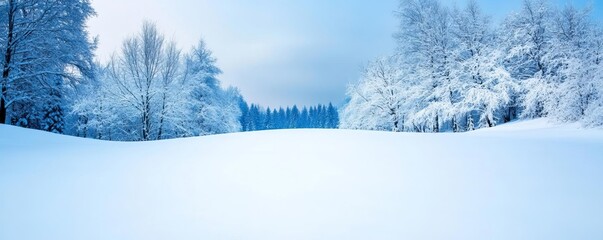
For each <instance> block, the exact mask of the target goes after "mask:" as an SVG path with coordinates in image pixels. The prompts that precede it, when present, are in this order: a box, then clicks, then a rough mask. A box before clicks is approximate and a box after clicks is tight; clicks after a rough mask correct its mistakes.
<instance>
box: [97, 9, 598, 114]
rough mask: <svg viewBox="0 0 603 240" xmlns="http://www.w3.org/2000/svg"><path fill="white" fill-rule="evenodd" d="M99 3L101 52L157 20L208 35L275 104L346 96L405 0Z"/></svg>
mask: <svg viewBox="0 0 603 240" xmlns="http://www.w3.org/2000/svg"><path fill="white" fill-rule="evenodd" d="M465 1H466V0H458V1H453V0H444V1H443V2H446V4H449V5H452V4H458V5H463V4H464V2H465ZM570 1H572V0H570ZM588 1H589V0H573V1H572V2H575V3H577V4H578V5H580V6H583V5H585V4H586V3H587V2H588ZM555 2H557V3H564V2H568V0H555ZM480 3H481V5H482V7H483V9H484V11H485V12H487V13H488V14H491V15H494V18H495V20H498V19H502V18H503V16H504V15H506V14H507V13H509V12H511V11H514V10H518V9H519V6H520V3H521V0H505V1H488V0H481V1H480ZM92 5H93V7H94V8H95V10H96V12H97V14H98V16H96V17H95V18H93V19H92V20H91V21H90V23H89V26H90V32H91V34H92V35H96V36H99V40H100V45H99V49H98V51H97V55H98V57H99V58H100V59H101V60H105V59H107V58H108V57H109V56H110V55H111V54H112V53H113V52H115V51H116V50H118V49H119V48H120V46H121V42H122V41H123V39H124V38H126V37H128V36H131V35H133V34H135V33H137V32H138V31H139V29H140V27H141V25H142V22H143V21H144V20H150V21H153V22H155V23H156V24H157V25H158V27H159V29H160V31H162V32H163V33H164V34H165V35H166V37H167V38H168V39H172V40H175V41H176V42H177V43H178V44H179V46H180V47H181V48H183V49H185V50H188V49H190V48H191V47H192V46H193V45H194V44H195V43H196V42H197V41H198V40H199V39H200V38H203V39H204V40H205V41H206V42H207V44H208V47H209V48H210V49H211V50H212V51H213V52H214V56H215V57H216V58H218V66H219V67H220V68H221V69H222V71H223V72H224V74H223V75H221V76H220V79H221V81H222V84H223V85H224V86H229V85H230V86H236V87H238V88H239V89H240V90H241V92H242V94H243V96H244V97H245V98H246V99H247V101H248V102H254V103H259V104H261V105H264V106H272V107H274V106H287V105H293V104H298V105H314V104H318V103H328V102H333V103H335V104H340V103H341V102H343V99H344V97H345V89H346V86H347V85H348V83H350V82H355V81H357V79H358V77H359V75H360V71H361V67H362V66H363V65H364V64H366V62H367V61H369V60H371V59H373V58H375V57H378V56H382V55H386V54H388V53H390V52H391V50H392V49H393V48H394V45H395V43H394V41H393V39H392V37H391V36H392V34H393V33H394V32H395V30H396V27H397V21H396V19H395V17H394V15H393V11H394V10H396V8H397V6H398V0H378V1H372V0H357V1H349V0H326V1H325V0H253V1H251V0H123V1H115V0H92ZM594 5H596V8H595V10H594V12H593V14H594V15H595V16H596V18H597V19H599V20H601V19H603V17H602V15H603V0H595V1H594Z"/></svg>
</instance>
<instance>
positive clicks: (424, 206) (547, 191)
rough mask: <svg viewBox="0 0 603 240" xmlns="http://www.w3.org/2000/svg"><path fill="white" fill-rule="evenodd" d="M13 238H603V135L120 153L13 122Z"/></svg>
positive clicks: (263, 135) (540, 130)
mask: <svg viewBox="0 0 603 240" xmlns="http://www.w3.org/2000/svg"><path fill="white" fill-rule="evenodd" d="M0 239H2V240H21V239H35V240H37V239H46V240H52V239H57V240H70V239H73V240H80V239H86V240H96V239H99V240H100V239H112V240H120V239H123V240H126V239H128V240H132V239H145V240H146V239H178V240H180V239H262V240H266V239H288V240H291V239H379V240H381V239H463V240H466V239H501V240H503V239H504V240H508V239H547V240H551V239H603V131H601V130H580V129H577V128H575V127H572V126H555V125H551V124H548V123H546V122H544V121H543V120H535V121H527V122H518V123H513V124H510V125H506V126H501V127H498V128H494V129H487V130H481V131H476V132H472V133H464V134H412V133H385V132H366V131H344V130H287V131H265V132H254V133H239V134H228V135H218V136H209V137H199V138H190V139H178V140H169V141H159V142H146V143H116V142H101V141H96V140H89V139H78V138H73V137H67V136H59V135H53V134H50V133H44V132H39V131H32V130H26V129H20V128H15V127H11V126H3V125H2V126H0Z"/></svg>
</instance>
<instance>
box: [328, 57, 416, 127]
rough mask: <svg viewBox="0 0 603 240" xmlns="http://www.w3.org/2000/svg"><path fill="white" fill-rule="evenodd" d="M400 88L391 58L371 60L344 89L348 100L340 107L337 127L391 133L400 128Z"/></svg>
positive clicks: (402, 100)
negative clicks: (359, 75) (361, 74)
mask: <svg viewBox="0 0 603 240" xmlns="http://www.w3.org/2000/svg"><path fill="white" fill-rule="evenodd" d="M404 90H405V89H404V85H403V83H402V71H401V69H400V68H399V67H398V64H397V62H396V61H395V59H394V58H381V59H378V60H376V61H375V62H372V63H371V64H369V66H368V67H367V68H366V70H365V72H364V74H363V76H362V79H361V81H360V82H359V83H358V84H357V85H353V86H351V87H350V88H349V89H348V96H350V101H349V102H348V103H347V105H346V106H345V107H344V109H343V110H342V114H341V115H342V119H341V126H340V127H342V128H349V129H372V130H387V131H394V132H398V131H402V130H404V129H403V126H404V117H405V112H404V106H403V105H404V104H405V103H406V101H405V100H406V98H405V97H406V94H405V91H404ZM331 107H332V106H331Z"/></svg>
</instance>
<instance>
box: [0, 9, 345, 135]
mask: <svg viewBox="0 0 603 240" xmlns="http://www.w3.org/2000/svg"><path fill="white" fill-rule="evenodd" d="M95 14H96V13H95V12H94V9H93V8H92V6H91V4H90V1H89V0H7V1H2V2H0V52H1V54H3V57H2V58H1V62H0V63H1V65H2V79H1V82H0V85H1V91H0V93H1V94H0V123H7V124H12V125H16V126H21V127H26V128H34V129H41V130H45V131H50V132H55V133H63V134H69V135H75V136H81V137H88V138H97V139H104V140H119V141H147V140H159V139H169V138H178V137H189V136H201V135H209V134H219V133H229V132H237V131H252V130H264V129H277V128H306V127H324V128H326V127H329V128H335V127H336V126H337V122H338V120H337V118H336V114H337V110H336V109H335V108H334V107H333V106H332V105H329V106H328V107H327V106H323V105H319V106H316V107H311V108H309V109H306V108H304V109H302V110H299V109H298V108H297V107H296V106H294V107H293V108H286V109H279V110H278V111H276V110H275V111H274V112H272V111H269V109H267V110H266V111H260V109H259V107H258V106H257V105H251V107H249V106H248V105H247V104H246V103H245V104H241V103H244V102H245V100H244V99H243V97H242V96H241V94H240V93H239V91H238V90H237V89H236V88H232V87H231V88H223V87H221V84H220V81H219V79H218V76H219V75H220V74H221V73H222V71H221V70H220V69H219V68H218V67H217V65H216V58H215V57H214V56H213V54H212V52H211V50H209V49H208V48H207V46H206V44H205V42H204V41H203V40H202V39H201V40H199V42H198V43H197V44H196V45H195V46H193V47H192V48H191V49H190V50H188V51H183V50H182V49H179V48H178V47H177V44H176V43H175V42H172V41H166V39H165V37H164V35H163V34H162V33H161V32H160V31H159V29H158V28H157V26H156V25H155V24H153V23H151V22H145V23H143V25H142V28H141V30H140V32H138V33H137V34H135V35H134V36H132V37H130V38H127V39H125V40H124V41H123V43H122V47H121V49H119V50H117V51H116V52H115V53H114V54H113V55H112V57H111V58H110V59H109V60H108V61H106V62H102V63H101V62H98V61H95V59H94V51H95V50H96V46H97V42H98V41H97V39H95V38H91V37H90V36H89V34H88V32H87V29H86V22H87V20H89V19H90V18H91V17H93V16H94V15H95Z"/></svg>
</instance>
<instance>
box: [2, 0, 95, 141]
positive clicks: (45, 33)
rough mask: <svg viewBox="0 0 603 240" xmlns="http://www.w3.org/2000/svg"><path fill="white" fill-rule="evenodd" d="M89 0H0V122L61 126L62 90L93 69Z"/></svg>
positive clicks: (59, 129)
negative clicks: (0, 72) (0, 0)
mask: <svg viewBox="0 0 603 240" xmlns="http://www.w3.org/2000/svg"><path fill="white" fill-rule="evenodd" d="M93 15H94V10H93V9H92V7H91V6H90V2H89V1H88V0H54V1H49V0H6V1H2V2H0V35H1V36H0V52H1V54H2V58H1V60H0V64H1V65H2V78H1V79H0V85H1V87H0V89H1V91H0V123H6V122H7V120H8V119H7V117H8V118H10V123H12V124H18V125H22V126H25V127H34V128H40V129H45V130H49V131H55V132H62V131H63V130H62V129H63V125H64V123H63V114H64V109H63V105H64V102H63V101H64V99H63V98H64V92H65V88H66V87H69V86H67V85H68V83H71V84H74V83H76V82H77V81H79V80H80V79H81V78H82V77H83V76H89V75H90V74H91V71H90V69H91V66H92V51H93V49H94V47H95V44H94V42H90V39H89V38H88V33H87V31H86V28H85V25H86V21H87V20H88V19H89V18H90V17H91V16H93Z"/></svg>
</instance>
